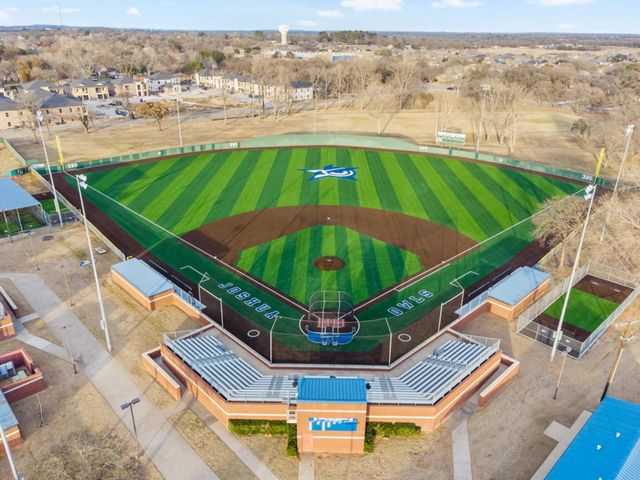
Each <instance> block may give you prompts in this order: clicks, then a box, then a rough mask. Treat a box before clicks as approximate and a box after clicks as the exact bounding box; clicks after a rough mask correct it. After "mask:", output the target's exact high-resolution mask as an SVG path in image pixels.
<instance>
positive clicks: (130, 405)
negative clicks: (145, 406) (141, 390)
mask: <svg viewBox="0 0 640 480" xmlns="http://www.w3.org/2000/svg"><path fill="white" fill-rule="evenodd" d="M138 403H140V399H139V398H138V397H136V398H134V399H133V400H131V401H130V402H126V403H123V404H122V405H120V408H121V409H122V410H126V409H127V408H128V409H129V411H130V412H131V423H132V424H133V435H134V436H135V438H136V443H137V444H138V451H139V452H140V453H142V451H141V450H142V447H141V445H140V440H138V429H137V428H136V417H135V416H134V415H133V406H134V405H137V404H138Z"/></svg>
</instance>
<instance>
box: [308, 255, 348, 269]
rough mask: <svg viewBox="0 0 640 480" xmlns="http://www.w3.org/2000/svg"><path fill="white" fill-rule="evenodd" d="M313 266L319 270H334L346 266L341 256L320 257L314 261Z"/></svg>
mask: <svg viewBox="0 0 640 480" xmlns="http://www.w3.org/2000/svg"><path fill="white" fill-rule="evenodd" d="M313 266H314V267H316V268H317V269H318V270H326V271H330V272H333V271H335V270H340V269H341V268H342V267H344V260H342V259H341V258H340V257H318V258H316V259H315V260H314V261H313Z"/></svg>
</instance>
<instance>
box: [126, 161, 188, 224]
mask: <svg viewBox="0 0 640 480" xmlns="http://www.w3.org/2000/svg"><path fill="white" fill-rule="evenodd" d="M194 170H195V171H197V170H198V165H197V163H196V162H195V161H190V162H189V164H188V167H187V168H185V167H184V166H183V165H181V164H180V163H179V162H176V163H174V164H173V165H171V167H170V168H169V169H167V170H165V171H164V172H163V173H162V174H161V175H160V176H159V177H157V178H156V181H155V182H153V183H152V184H151V185H149V186H148V187H147V188H145V189H143V190H142V191H141V192H140V193H139V194H138V195H136V196H135V197H133V198H132V199H131V200H130V201H129V203H128V206H129V208H132V209H133V210H135V211H136V212H139V213H140V214H142V216H143V217H145V218H148V219H150V220H155V219H156V218H157V215H155V216H152V215H150V210H152V209H153V208H155V209H156V211H157V212H164V211H165V210H166V209H167V208H169V206H170V205H171V202H172V200H173V198H175V196H176V195H177V193H176V192H175V190H174V191H171V190H172V189H171V187H172V186H173V187H176V186H179V187H180V190H182V189H184V183H185V181H186V180H187V179H188V178H190V176H191V175H192V172H193V171H194ZM176 184H177V185H176Z"/></svg>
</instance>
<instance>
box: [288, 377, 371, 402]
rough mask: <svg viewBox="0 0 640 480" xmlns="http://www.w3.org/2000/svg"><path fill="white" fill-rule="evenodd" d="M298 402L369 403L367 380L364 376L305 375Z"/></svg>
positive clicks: (300, 384) (301, 381)
mask: <svg viewBox="0 0 640 480" xmlns="http://www.w3.org/2000/svg"><path fill="white" fill-rule="evenodd" d="M298 402H318V403H367V386H366V382H365V380H364V378H344V377H303V378H301V379H300V382H299V384H298Z"/></svg>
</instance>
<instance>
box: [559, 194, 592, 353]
mask: <svg viewBox="0 0 640 480" xmlns="http://www.w3.org/2000/svg"><path fill="white" fill-rule="evenodd" d="M597 188H598V187H597V185H594V184H591V185H587V187H586V188H585V189H584V191H585V193H586V195H585V196H584V199H585V200H589V208H588V209H587V216H586V218H585V219H584V225H583V226H582V234H581V235H580V243H578V250H577V251H576V259H575V260H574V262H573V269H572V270H571V277H570V278H569V288H567V294H566V295H565V297H564V303H563V304H562V311H561V313H560V319H559V320H558V328H557V329H556V336H555V338H554V340H553V348H552V349H551V357H550V359H549V360H550V361H551V362H553V359H554V358H555V356H556V350H557V349H558V343H559V342H560V337H562V325H563V323H564V316H565V314H566V313H567V306H568V305H569V297H570V296H571V288H572V287H573V282H574V281H575V278H576V271H577V270H578V264H579V263H580V253H581V252H582V245H583V243H584V237H585V236H586V234H587V227H588V226H589V217H590V216H591V209H592V207H593V200H594V198H596V189H597Z"/></svg>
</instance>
